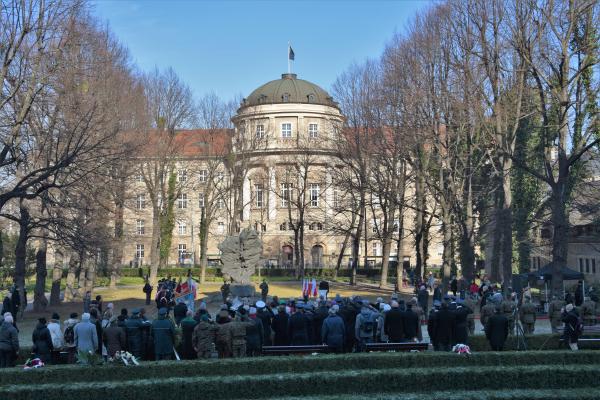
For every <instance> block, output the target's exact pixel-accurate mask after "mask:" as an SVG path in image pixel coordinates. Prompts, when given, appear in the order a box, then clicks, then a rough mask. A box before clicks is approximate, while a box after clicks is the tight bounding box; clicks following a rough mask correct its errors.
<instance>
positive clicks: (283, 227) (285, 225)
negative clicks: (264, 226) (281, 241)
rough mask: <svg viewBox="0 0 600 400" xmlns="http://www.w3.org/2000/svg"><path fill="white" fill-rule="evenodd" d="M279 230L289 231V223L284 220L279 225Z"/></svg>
mask: <svg viewBox="0 0 600 400" xmlns="http://www.w3.org/2000/svg"><path fill="white" fill-rule="evenodd" d="M279 230H280V231H287V230H288V224H287V222H284V223H283V224H281V225H279Z"/></svg>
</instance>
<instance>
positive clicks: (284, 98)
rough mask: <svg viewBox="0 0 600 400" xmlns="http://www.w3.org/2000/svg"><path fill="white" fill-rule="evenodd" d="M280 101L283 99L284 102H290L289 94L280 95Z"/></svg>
mask: <svg viewBox="0 0 600 400" xmlns="http://www.w3.org/2000/svg"><path fill="white" fill-rule="evenodd" d="M281 101H283V102H284V103H289V102H290V94H289V93H284V94H283V95H281Z"/></svg>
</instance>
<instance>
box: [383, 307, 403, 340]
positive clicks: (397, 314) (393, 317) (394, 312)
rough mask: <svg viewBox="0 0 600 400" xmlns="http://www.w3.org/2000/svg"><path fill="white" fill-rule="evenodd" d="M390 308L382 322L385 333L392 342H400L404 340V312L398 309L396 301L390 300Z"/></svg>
mask: <svg viewBox="0 0 600 400" xmlns="http://www.w3.org/2000/svg"><path fill="white" fill-rule="evenodd" d="M391 306H392V309H391V310H390V311H388V312H387V314H386V315H385V321H384V324H383V327H384V331H385V334H386V335H387V336H388V338H389V341H390V342H392V343H398V342H402V341H403V340H404V312H402V311H401V310H400V305H399V304H398V302H397V301H395V300H394V301H392V304H391Z"/></svg>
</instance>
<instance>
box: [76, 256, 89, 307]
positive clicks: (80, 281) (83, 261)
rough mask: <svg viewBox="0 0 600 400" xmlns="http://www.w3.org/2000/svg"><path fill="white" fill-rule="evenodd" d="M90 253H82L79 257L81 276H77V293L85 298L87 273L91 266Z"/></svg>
mask: <svg viewBox="0 0 600 400" xmlns="http://www.w3.org/2000/svg"><path fill="white" fill-rule="evenodd" d="M89 259H90V257H89V255H82V256H81V257H80V258H79V260H80V261H79V276H78V277H77V292H78V293H77V294H78V296H79V297H81V298H83V296H84V295H85V282H86V278H85V275H86V274H87V269H88V267H89V262H90V261H89Z"/></svg>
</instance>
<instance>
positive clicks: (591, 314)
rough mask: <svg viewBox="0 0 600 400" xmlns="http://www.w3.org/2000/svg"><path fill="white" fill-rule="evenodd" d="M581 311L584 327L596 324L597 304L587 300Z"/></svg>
mask: <svg viewBox="0 0 600 400" xmlns="http://www.w3.org/2000/svg"><path fill="white" fill-rule="evenodd" d="M581 311H582V314H581V315H582V316H583V324H584V325H586V326H590V325H595V324H596V303H594V302H593V301H591V300H590V299H588V298H586V300H585V301H584V302H583V304H582V305H581Z"/></svg>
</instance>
